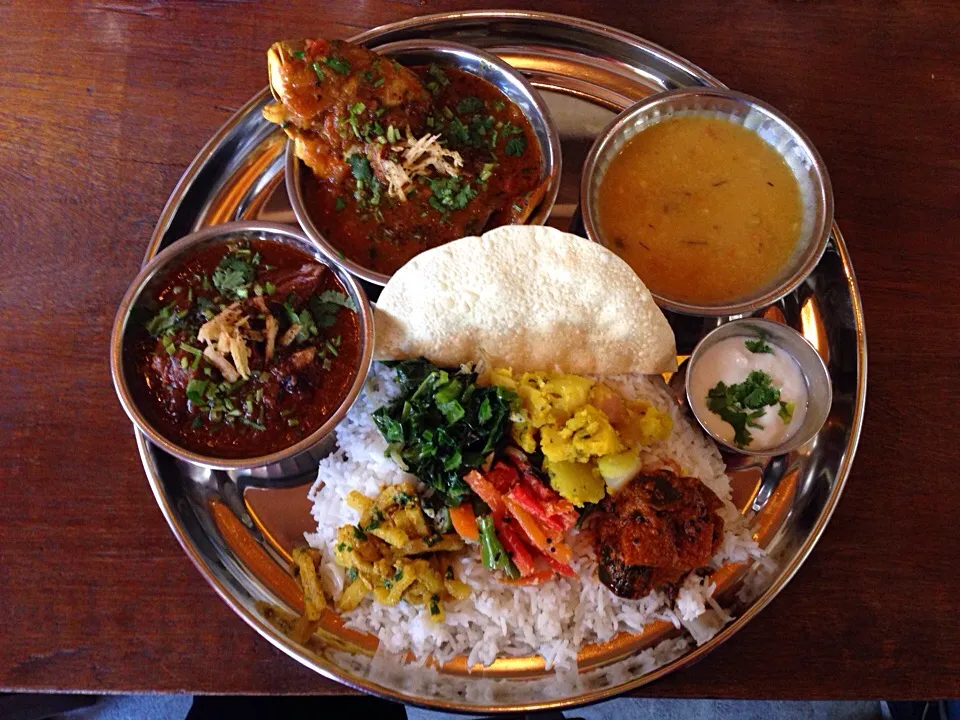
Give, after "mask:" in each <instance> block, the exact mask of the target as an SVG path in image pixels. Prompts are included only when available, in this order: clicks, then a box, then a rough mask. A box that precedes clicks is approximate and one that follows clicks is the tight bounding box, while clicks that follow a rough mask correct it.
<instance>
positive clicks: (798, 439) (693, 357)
mask: <svg viewBox="0 0 960 720" xmlns="http://www.w3.org/2000/svg"><path fill="white" fill-rule="evenodd" d="M756 325H767V326H770V327H775V328H777V330H778V331H784V330H785V331H787V334H793V335H795V336H796V337H797V338H798V339H799V340H802V341H803V342H804V343H805V344H806V345H807V346H808V347H809V348H810V350H811V351H812V352H813V355H814V357H816V358H817V361H818V368H817V370H818V371H820V372H822V374H823V377H825V378H826V380H827V390H826V393H827V396H826V400H827V403H826V404H827V407H828V408H829V407H831V406H832V405H833V381H832V380H831V379H830V370H829V369H828V368H827V364H826V363H825V362H824V361H823V357H822V356H821V355H820V353H819V352H818V351H817V348H816V347H814V345H813V343H811V342H810V341H809V340H807V338H806V337H804V335H803V333H801V332H798V331H797V330H796V329H795V328H792V327H790V326H789V325H786V324H785V323H779V322H776V321H774V320H768V319H767V318H759V317H756V318H753V317H751V318H740V319H738V320H731V321H730V322H728V323H724V324H723V325H719V326H717V327H715V328H714V329H713V330H711V331H710V332H708V333H707V334H706V335H704V336H703V337H702V338H700V340H699V342H697V344H696V346H695V347H694V348H693V352H691V353H690V357H689V358H688V359H687V373H686V378H685V381H684V393H685V395H686V397H687V406H688V407H689V408H690V413H691V414H692V415H693V417H694V418H695V419H696V421H697V424H698V425H699V426H700V427H701V428H702V429H703V431H704V432H705V433H706V434H707V435H709V436H710V439H712V440H713V441H714V442H715V443H717V444H718V445H720V446H722V447H724V448H726V449H727V450H729V451H730V452H733V453H736V454H737V455H749V456H751V457H776V456H777V455H785V454H787V453H789V452H793V451H794V450H796V449H797V448H799V447H800V446H801V445H804V444H806V443H807V442H809V441H810V440H812V439H813V438H814V437H816V436H817V435H818V434H819V432H820V430H822V429H823V425H824V424H825V423H826V420H827V418H824V422H823V423H821V424H820V427H818V428H817V429H816V431H815V432H812V433H808V434H807V435H806V436H804V435H802V434H800V432H799V428H798V432H796V433H794V434H793V435H791V436H790V437H788V438H787V439H786V440H784V441H783V442H782V443H780V444H779V445H775V446H773V447H771V448H768V449H766V450H749V449H747V448H741V447H738V446H736V445H732V444H730V443H728V442H727V441H726V440H724V439H723V438H722V437H720V436H719V435H717V434H716V433H715V432H713V430H711V429H710V428H709V427H708V426H707V424H706V423H705V422H704V421H703V420H701V419H700V415H699V414H698V413H697V408H696V406H695V405H694V404H693V401H692V400H691V398H690V378H691V377H692V376H693V373H692V372H691V370H692V369H693V366H694V364H695V363H696V361H697V356H698V355H700V354H701V353H703V352H705V350H704V348H705V347H706V346H707V345H708V344H711V346H712V342H713V340H712V339H713V337H714V335H716V334H717V333H719V332H721V331H724V332H727V331H728V328H731V327H741V326H742V327H750V326H756ZM731 337H739V336H737V335H731ZM743 337H747V334H746V333H744V335H743ZM724 339H726V338H724ZM781 349H782V350H784V352H786V353H787V354H788V355H790V357H792V358H793V360H794V362H796V363H797V365H798V366H799V367H800V370H801V372H803V374H804V377H806V375H807V372H806V367H805V366H804V365H803V364H802V363H801V362H800V360H799V359H797V357H796V356H795V355H794V354H793V353H791V352H790V351H789V350H785V349H783V348H781ZM808 391H809V387H808Z"/></svg>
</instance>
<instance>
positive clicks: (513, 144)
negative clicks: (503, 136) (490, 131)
mask: <svg viewBox="0 0 960 720" xmlns="http://www.w3.org/2000/svg"><path fill="white" fill-rule="evenodd" d="M526 149H527V139H526V138H525V137H524V136H523V135H514V136H513V137H510V138H507V144H506V145H504V152H506V153H507V155H510V156H512V157H520V156H521V155H523V153H524V151H525V150H526Z"/></svg>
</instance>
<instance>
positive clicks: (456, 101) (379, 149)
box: [264, 40, 546, 274]
mask: <svg viewBox="0 0 960 720" xmlns="http://www.w3.org/2000/svg"><path fill="white" fill-rule="evenodd" d="M268 62H269V70H270V82H271V88H272V89H273V92H274V95H275V96H276V97H277V98H278V102H276V103H273V104H271V105H268V106H267V107H266V108H265V109H264V116H265V117H266V118H267V119H268V120H270V121H272V122H276V123H278V124H280V125H281V126H282V127H283V128H284V130H285V131H286V133H287V135H288V136H289V137H290V138H291V139H292V140H293V141H294V145H295V148H296V152H297V155H298V157H300V158H301V159H302V160H303V161H304V162H305V163H306V165H307V166H308V167H309V168H310V169H311V170H312V174H308V176H307V179H306V181H305V186H304V199H305V203H306V205H307V209H308V212H309V213H310V215H311V218H312V219H313V221H314V223H315V224H316V226H317V228H318V230H320V232H321V233H322V234H323V235H324V237H326V238H327V239H328V240H329V241H330V242H331V243H332V244H333V245H335V246H336V247H337V248H338V249H339V251H340V252H341V253H342V254H343V255H344V256H346V257H347V258H349V259H350V260H353V261H354V262H356V263H358V264H359V265H362V266H363V267H366V268H369V269H370V270H373V271H375V272H379V273H382V274H392V273H393V272H394V271H395V270H397V269H398V268H399V267H400V266H402V265H403V264H404V263H406V262H407V261H408V260H410V259H411V258H413V257H414V256H415V255H417V254H419V253H420V252H423V251H424V250H426V249H428V248H431V247H436V246H438V245H442V244H444V243H447V242H450V241H451V240H455V239H457V238H460V237H463V236H467V235H478V234H480V233H481V232H483V231H484V230H485V229H490V228H493V227H498V226H501V225H507V224H514V223H522V222H524V221H525V220H526V219H527V218H528V217H529V216H530V214H531V212H532V211H533V210H534V209H535V207H536V206H537V204H538V203H539V201H540V200H541V199H542V197H543V194H544V192H545V189H546V179H545V178H543V177H542V170H541V166H542V154H541V149H540V145H539V142H538V140H537V137H536V135H535V134H534V132H533V128H532V127H531V125H530V122H529V121H528V120H527V118H526V117H525V116H524V115H523V113H522V112H521V110H520V108H519V107H518V106H517V105H516V104H515V103H513V102H512V101H511V100H510V99H509V98H508V97H507V96H506V95H505V94H503V93H502V92H501V91H500V90H499V89H498V88H496V87H494V86H493V85H492V84H490V83H489V82H487V81H486V80H483V79H482V78H479V77H477V76H475V75H471V74H469V73H466V72H463V71H461V70H458V69H456V68H451V67H440V66H438V65H428V66H414V67H410V68H407V67H403V66H401V65H399V64H398V63H397V62H395V61H394V60H390V59H388V58H385V57H381V56H379V55H377V54H376V53H374V52H371V51H369V50H367V49H365V48H362V47H359V46H356V45H352V44H350V43H346V42H342V41H326V40H306V41H300V42H281V43H276V44H274V45H273V46H272V47H271V49H270V51H269V53H268Z"/></svg>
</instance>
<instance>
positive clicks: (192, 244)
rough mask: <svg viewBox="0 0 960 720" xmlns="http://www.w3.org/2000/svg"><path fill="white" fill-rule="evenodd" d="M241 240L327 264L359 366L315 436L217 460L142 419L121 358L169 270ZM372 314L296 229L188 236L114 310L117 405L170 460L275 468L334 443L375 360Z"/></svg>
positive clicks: (236, 226)
mask: <svg viewBox="0 0 960 720" xmlns="http://www.w3.org/2000/svg"><path fill="white" fill-rule="evenodd" d="M241 238H247V239H251V240H253V239H256V240H269V241H271V242H277V243H283V244H284V245H290V246H291V247H295V248H297V249H299V250H302V251H303V252H305V253H307V254H308V255H310V256H312V257H313V258H315V259H316V260H317V261H318V262H320V263H323V264H324V265H327V266H328V267H329V268H330V271H331V272H333V273H334V275H336V277H337V279H338V280H339V281H340V282H341V283H342V284H343V286H344V288H345V289H346V291H347V294H348V295H349V296H350V297H351V298H352V299H353V301H354V302H355V303H356V305H357V314H358V317H359V323H360V362H359V364H358V365H357V368H356V374H355V376H354V380H353V384H352V385H351V386H350V390H349V392H348V393H347V396H346V397H345V398H344V400H343V402H342V403H341V404H340V407H339V408H337V410H336V412H334V413H333V415H331V416H330V418H329V419H328V420H327V421H326V422H325V423H324V424H323V425H322V426H320V427H319V428H317V429H316V430H315V431H313V432H312V433H310V435H308V436H306V437H305V438H303V439H302V440H300V441H299V442H297V443H296V444H295V445H291V446H290V447H288V448H285V449H284V450H280V451H278V452H275V453H272V454H270V455H261V456H257V457H249V458H221V457H215V456H209V455H202V454H199V453H196V452H193V451H191V450H187V449H186V448H183V447H181V446H179V445H177V444H176V443H175V442H172V441H171V440H169V439H168V438H166V437H165V436H164V435H162V434H161V433H160V432H159V431H158V430H157V429H156V428H155V427H154V426H153V425H152V424H151V423H150V421H149V420H148V419H147V418H146V416H145V415H144V414H143V413H142V412H141V411H140V408H139V407H137V404H136V402H135V400H134V397H133V394H132V393H131V391H130V385H131V382H132V379H133V378H132V377H130V375H131V368H130V367H128V365H127V363H125V362H124V353H125V351H126V347H127V340H128V338H129V333H130V331H131V329H132V328H133V327H135V323H136V322H137V320H138V318H141V317H142V316H143V315H144V314H146V313H155V312H156V311H157V309H158V308H157V307H151V304H153V305H155V302H154V301H153V300H151V299H150V298H151V297H152V296H153V292H154V291H155V290H157V289H158V288H159V286H160V284H161V283H163V282H164V280H165V279H166V277H167V274H168V272H169V271H170V270H172V269H174V268H175V267H176V266H177V265H179V263H180V262H182V261H183V260H184V258H185V257H186V256H187V255H189V254H190V253H192V252H193V251H195V250H198V249H200V248H202V247H207V246H210V245H216V244H220V243H226V242H227V241H229V240H237V239H241ZM373 338H374V335H373V314H372V312H371V311H370V304H369V303H368V302H367V296H366V294H365V293H364V291H363V289H362V288H361V287H360V284H359V283H358V282H357V281H356V279H355V278H353V277H352V276H350V275H349V274H348V273H346V272H344V271H343V270H341V269H340V268H338V267H334V266H331V265H330V263H328V262H327V260H326V258H325V257H324V256H323V255H321V254H320V253H319V252H318V250H317V248H316V247H315V246H314V245H313V243H311V242H310V241H309V240H308V239H307V237H306V236H305V235H304V234H303V233H302V232H301V231H300V230H299V229H297V228H293V227H291V226H289V225H280V224H277V223H269V222H233V223H226V224H224V225H215V226H213V227H208V228H205V229H203V230H200V231H198V232H195V233H192V234H190V235H187V236H186V237H184V238H182V239H180V240H178V241H176V242H175V243H174V244H172V245H171V246H170V247H168V248H167V249H166V250H164V251H163V252H161V253H160V254H159V255H157V256H156V257H155V258H153V260H151V261H150V262H149V263H148V264H147V265H146V266H144V268H143V269H142V270H141V271H140V274H139V275H137V277H136V279H135V280H134V281H133V283H132V284H131V285H130V289H129V290H127V293H126V295H124V296H123V300H122V301H121V303H120V309H119V310H117V317H116V319H115V320H114V323H113V332H112V334H111V336H110V371H111V374H112V375H113V385H114V388H115V389H116V391H117V396H118V397H119V398H120V404H121V405H123V409H124V411H125V412H126V413H127V415H128V416H129V418H130V419H131V420H132V421H133V423H134V424H135V425H136V426H137V427H138V428H139V429H140V431H141V432H143V433H144V434H145V435H146V436H147V437H148V438H150V440H151V441H152V442H153V443H154V444H156V445H157V446H158V447H160V448H161V449H163V450H165V451H166V452H168V453H170V454H171V455H174V456H176V457H178V458H180V459H181V460H185V461H187V462H189V463H193V464H196V465H200V466H202V467H205V468H211V469H214V470H234V471H240V470H248V471H249V470H256V469H259V468H264V467H265V466H268V465H273V464H276V463H284V462H285V461H291V460H295V459H296V458H297V457H301V456H308V455H309V453H310V451H311V450H312V449H314V448H316V447H317V446H318V445H320V444H323V443H324V442H325V441H329V440H332V437H333V431H334V429H335V428H336V426H337V424H338V423H339V422H340V420H342V419H343V417H344V415H346V414H347V411H348V410H349V409H350V408H351V406H352V405H353V403H354V402H355V401H356V399H357V397H359V395H360V391H361V389H362V388H363V383H364V381H365V380H366V377H367V373H368V372H369V370H370V363H371V359H372V357H373Z"/></svg>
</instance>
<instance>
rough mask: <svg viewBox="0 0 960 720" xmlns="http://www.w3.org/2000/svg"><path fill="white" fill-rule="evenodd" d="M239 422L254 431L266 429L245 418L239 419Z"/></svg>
mask: <svg viewBox="0 0 960 720" xmlns="http://www.w3.org/2000/svg"><path fill="white" fill-rule="evenodd" d="M240 421H241V422H242V423H243V424H244V425H249V426H250V427H252V428H253V429H254V430H266V429H267V428H266V427H264V426H263V425H261V424H260V423H258V422H254V421H253V420H248V419H247V418H240Z"/></svg>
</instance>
